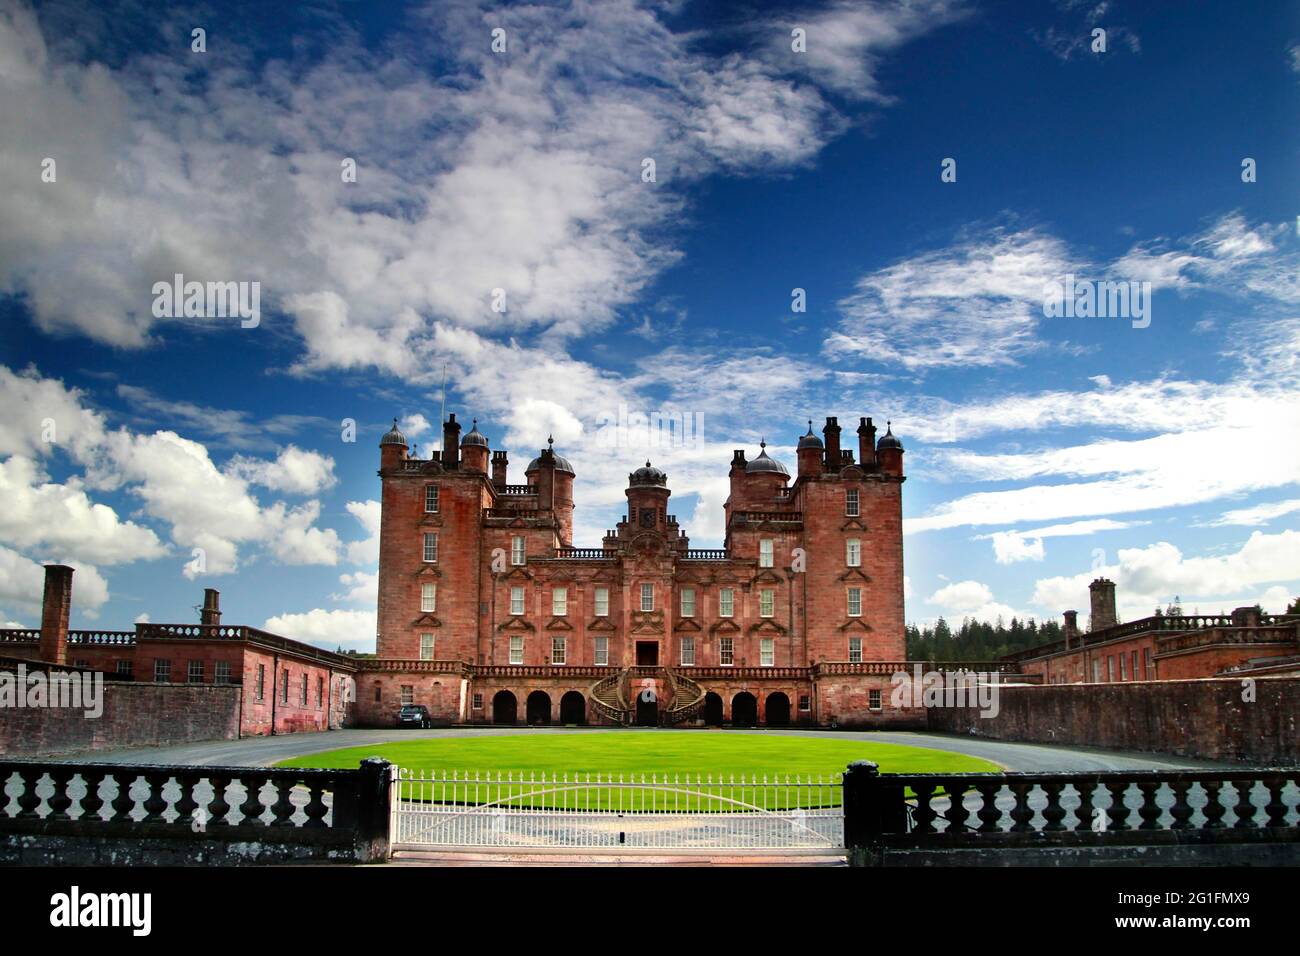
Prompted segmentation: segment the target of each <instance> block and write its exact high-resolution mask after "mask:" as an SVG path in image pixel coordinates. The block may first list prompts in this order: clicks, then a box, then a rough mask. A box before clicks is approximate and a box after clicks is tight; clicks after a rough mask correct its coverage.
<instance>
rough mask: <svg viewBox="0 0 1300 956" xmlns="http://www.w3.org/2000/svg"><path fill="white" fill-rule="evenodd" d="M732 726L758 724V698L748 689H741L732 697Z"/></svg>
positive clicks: (752, 725) (755, 725)
mask: <svg viewBox="0 0 1300 956" xmlns="http://www.w3.org/2000/svg"><path fill="white" fill-rule="evenodd" d="M731 726H733V727H757V726H758V698H757V697H755V696H754V695H753V694H751V693H748V692H747V691H743V690H742V691H741V692H740V693H739V694H737V695H736V696H735V697H733V698H731Z"/></svg>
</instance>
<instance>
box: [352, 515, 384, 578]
mask: <svg viewBox="0 0 1300 956" xmlns="http://www.w3.org/2000/svg"><path fill="white" fill-rule="evenodd" d="M346 507H347V510H348V514H350V515H352V517H353V518H356V519H357V521H358V522H359V523H360V524H361V527H362V528H364V529H365V531H366V537H365V538H363V539H362V540H360V541H350V542H348V546H347V548H348V560H349V561H350V562H352V563H353V564H367V565H369V564H378V563H379V523H380V516H381V514H382V511H383V506H382V505H381V504H380V503H379V502H378V501H375V500H373V499H371V500H370V501H349V502H348V503H347V506H346Z"/></svg>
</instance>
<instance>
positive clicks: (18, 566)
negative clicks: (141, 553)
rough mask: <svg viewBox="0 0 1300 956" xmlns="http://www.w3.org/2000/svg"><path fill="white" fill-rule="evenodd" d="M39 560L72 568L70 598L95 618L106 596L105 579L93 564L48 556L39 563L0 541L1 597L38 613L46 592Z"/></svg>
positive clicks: (106, 599)
mask: <svg viewBox="0 0 1300 956" xmlns="http://www.w3.org/2000/svg"><path fill="white" fill-rule="evenodd" d="M42 564H66V565H68V566H69V567H71V568H74V569H75V573H74V574H73V575H72V600H73V607H74V610H75V612H77V613H82V614H85V615H86V616H87V617H90V618H94V617H96V616H97V613H98V611H99V609H100V608H101V607H103V606H104V604H105V603H107V601H108V598H109V593H108V582H107V581H105V580H104V576H103V575H102V574H100V573H99V569H98V568H96V567H95V566H94V565H91V564H86V563H85V562H82V561H77V560H72V559H68V558H61V557H55V556H51V557H50V558H48V559H44V560H42V562H41V563H40V564H38V563H37V562H36V561H33V560H32V559H31V558H28V557H25V556H23V555H22V554H19V553H18V552H17V551H14V550H13V549H12V548H6V547H4V546H3V545H0V601H2V602H4V603H5V605H6V606H8V605H14V604H16V605H18V606H20V607H22V608H24V609H25V610H28V611H30V612H33V613H34V614H35V615H36V617H37V618H39V617H40V607H41V600H42V597H43V596H44V594H45V569H44V567H42Z"/></svg>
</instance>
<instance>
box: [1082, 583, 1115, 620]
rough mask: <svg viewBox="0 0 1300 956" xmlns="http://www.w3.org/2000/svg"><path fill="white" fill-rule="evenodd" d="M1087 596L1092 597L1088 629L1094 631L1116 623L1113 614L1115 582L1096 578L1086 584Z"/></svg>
mask: <svg viewBox="0 0 1300 956" xmlns="http://www.w3.org/2000/svg"><path fill="white" fill-rule="evenodd" d="M1088 592H1089V597H1090V598H1091V599H1092V617H1091V619H1090V620H1089V621H1088V630H1089V631H1092V632H1093V633H1096V632H1097V631H1104V630H1106V628H1108V627H1114V626H1115V625H1116V623H1118V618H1116V616H1115V582H1114V581H1110V580H1108V579H1106V578H1098V579H1097V580H1095V581H1093V582H1092V583H1091V584H1089V585H1088Z"/></svg>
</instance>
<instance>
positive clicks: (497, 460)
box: [492, 451, 510, 490]
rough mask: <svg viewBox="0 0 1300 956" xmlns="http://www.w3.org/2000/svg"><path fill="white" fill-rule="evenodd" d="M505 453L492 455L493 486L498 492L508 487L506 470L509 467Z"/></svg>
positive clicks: (496, 452)
mask: <svg viewBox="0 0 1300 956" xmlns="http://www.w3.org/2000/svg"><path fill="white" fill-rule="evenodd" d="M509 464H510V463H509V461H508V460H507V458H506V453H505V452H504V451H494V452H493V453H492V486H493V487H494V488H496V489H498V490H500V489H502V488H504V487H505V486H506V468H507V466H508V465H509Z"/></svg>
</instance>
